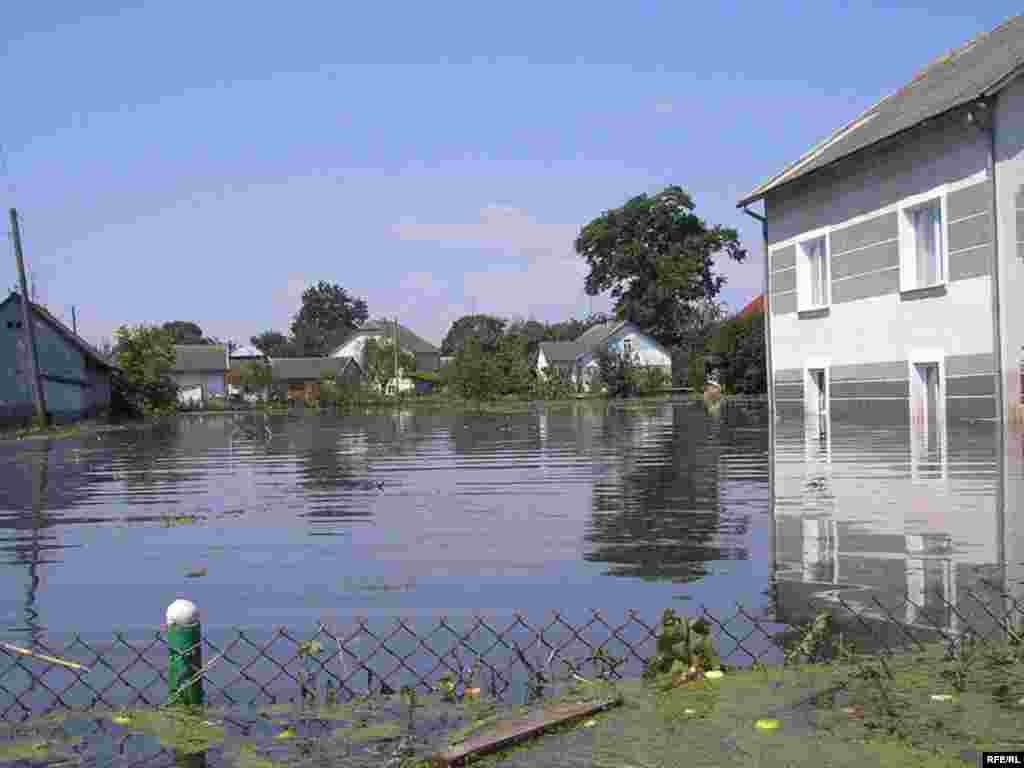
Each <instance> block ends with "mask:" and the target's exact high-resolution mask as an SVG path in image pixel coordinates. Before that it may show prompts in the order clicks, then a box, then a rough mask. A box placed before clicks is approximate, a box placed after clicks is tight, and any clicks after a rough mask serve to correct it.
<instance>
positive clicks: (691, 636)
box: [643, 608, 721, 679]
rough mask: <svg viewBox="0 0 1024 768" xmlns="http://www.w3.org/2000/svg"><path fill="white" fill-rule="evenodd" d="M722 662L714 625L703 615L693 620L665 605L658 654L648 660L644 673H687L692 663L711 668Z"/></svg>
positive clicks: (651, 674)
mask: <svg viewBox="0 0 1024 768" xmlns="http://www.w3.org/2000/svg"><path fill="white" fill-rule="evenodd" d="M720 664H721V662H720V659H719V657H718V651H717V650H716V649H715V643H714V639H713V638H712V637H711V625H710V624H708V622H707V621H706V620H704V619H703V618H701V619H697V620H696V621H693V622H691V621H690V619H688V618H687V617H686V616H679V615H678V614H676V612H675V611H673V610H672V609H671V608H666V609H665V612H664V613H663V614H662V617H661V632H660V633H659V634H658V639H657V643H656V646H655V654H654V656H652V657H651V658H650V659H649V660H648V662H647V666H646V668H645V669H644V674H643V676H644V678H646V679H651V678H654V677H657V676H658V675H663V674H666V673H669V672H671V673H672V674H677V673H683V674H685V673H686V672H687V671H688V670H689V669H690V667H691V666H694V667H697V668H698V669H700V670H703V671H708V670H712V669H718V668H719V666H720Z"/></svg>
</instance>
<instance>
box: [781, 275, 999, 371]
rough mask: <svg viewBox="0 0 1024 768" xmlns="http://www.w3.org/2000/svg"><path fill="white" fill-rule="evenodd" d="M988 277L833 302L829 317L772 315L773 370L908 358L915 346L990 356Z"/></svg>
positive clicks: (794, 314)
mask: <svg viewBox="0 0 1024 768" xmlns="http://www.w3.org/2000/svg"><path fill="white" fill-rule="evenodd" d="M991 301H992V299H991V279H990V278H989V277H973V278H970V279H968V280H956V281H953V282H951V283H949V284H948V285H947V293H946V295H945V296H942V297H933V298H929V299H923V300H920V301H901V300H900V295H899V294H898V293H894V294H889V295H887V296H875V297H872V298H868V299H861V300H859V301H849V302H845V303H843V304H833V305H832V306H831V307H830V309H829V314H828V316H827V317H814V318H800V317H799V316H798V315H797V314H796V313H791V314H786V315H772V340H773V344H772V368H773V369H774V370H779V369H783V368H803V366H804V361H805V360H807V359H808V358H810V357H823V358H830V359H831V363H832V364H833V365H846V364H856V363H870V362H879V361H890V360H906V359H908V352H909V350H911V349H913V348H927V349H940V350H942V351H943V352H944V353H945V354H946V355H963V354H974V353H981V352H992V314H991V312H990V311H989V310H988V308H989V307H990V306H991Z"/></svg>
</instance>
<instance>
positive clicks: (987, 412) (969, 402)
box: [946, 397, 996, 421]
mask: <svg viewBox="0 0 1024 768" xmlns="http://www.w3.org/2000/svg"><path fill="white" fill-rule="evenodd" d="M995 416H996V399H995V398H994V397H947V398H946V420H947V421H960V420H963V419H994V418H995Z"/></svg>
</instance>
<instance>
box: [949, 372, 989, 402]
mask: <svg viewBox="0 0 1024 768" xmlns="http://www.w3.org/2000/svg"><path fill="white" fill-rule="evenodd" d="M995 394H996V377H995V374H992V373H990V374H982V375H980V376H958V377H952V376H948V375H947V377H946V397H955V396H956V395H992V396H993V397H994V396H995Z"/></svg>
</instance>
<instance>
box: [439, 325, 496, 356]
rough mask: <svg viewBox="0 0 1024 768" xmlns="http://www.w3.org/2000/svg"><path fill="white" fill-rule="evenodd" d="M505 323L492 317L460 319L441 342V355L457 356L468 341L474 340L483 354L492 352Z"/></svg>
mask: <svg viewBox="0 0 1024 768" xmlns="http://www.w3.org/2000/svg"><path fill="white" fill-rule="evenodd" d="M505 325H506V323H505V321H504V320H502V319H501V318H500V317H493V316H492V315H465V316H463V317H460V318H459V319H458V320H456V321H455V322H454V323H452V327H451V328H449V329H448V334H447V335H446V336H445V337H444V340H443V341H442V342H441V354H442V355H457V354H458V353H459V352H460V351H461V350H462V348H463V347H464V346H465V345H466V342H468V341H469V340H470V339H475V340H476V341H477V342H479V344H480V346H481V347H482V348H483V350H484V351H485V352H493V351H494V349H495V348H496V347H497V345H498V339H500V338H501V335H502V333H504V331H505Z"/></svg>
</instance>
